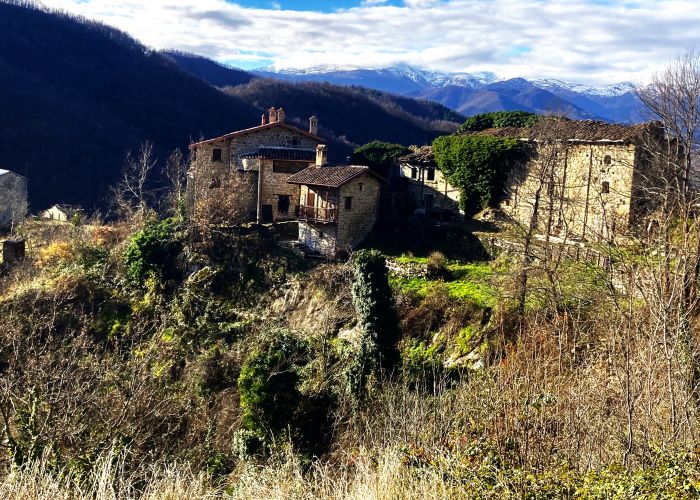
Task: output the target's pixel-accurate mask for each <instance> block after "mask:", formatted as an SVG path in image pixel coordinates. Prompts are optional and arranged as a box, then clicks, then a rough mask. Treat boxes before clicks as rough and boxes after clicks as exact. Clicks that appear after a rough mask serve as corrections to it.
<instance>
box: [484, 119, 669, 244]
mask: <svg viewBox="0 0 700 500" xmlns="http://www.w3.org/2000/svg"><path fill="white" fill-rule="evenodd" d="M481 133H482V134H490V135H497V136H502V137H514V138H518V139H520V140H522V141H524V142H526V143H527V144H528V150H529V152H528V154H527V155H526V157H525V161H523V162H520V163H519V164H518V165H516V167H515V168H513V169H512V171H511V173H510V176H509V179H508V182H507V190H506V196H505V198H504V200H503V201H502V204H501V208H502V209H503V211H504V212H505V213H506V214H508V215H510V216H511V217H512V218H513V219H515V220H516V221H518V222H520V223H522V224H524V225H529V224H530V223H531V222H532V221H534V222H535V226H536V228H537V230H538V231H540V232H548V233H549V234H552V235H555V236H556V235H559V236H567V238H576V239H588V240H596V239H600V238H609V237H614V236H616V235H622V234H624V233H625V232H627V231H628V230H629V229H630V228H632V227H633V226H634V225H635V224H636V223H637V222H638V221H640V220H641V219H642V218H643V217H644V215H645V214H646V213H647V212H648V210H649V209H650V200H649V199H648V196H646V194H645V186H647V185H648V183H649V182H650V178H651V176H650V175H649V169H648V162H647V161H646V160H645V158H646V155H645V154H644V148H643V147H642V146H643V144H645V143H649V142H650V141H652V140H658V138H660V137H663V131H662V130H661V129H660V128H659V126H658V125H657V124H654V123H647V124H642V125H629V126H627V125H616V124H608V123H604V122H599V121H592V120H584V121H573V120H572V121H559V122H558V123H557V125H556V128H553V129H550V130H547V129H546V128H537V127H535V128H532V129H513V128H505V129H492V130H487V131H484V132H481ZM535 207H537V212H536V214H535V217H534V219H533V213H534V212H535Z"/></svg>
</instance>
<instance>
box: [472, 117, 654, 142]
mask: <svg viewBox="0 0 700 500" xmlns="http://www.w3.org/2000/svg"><path fill="white" fill-rule="evenodd" d="M547 122H548V120H545V121H544V122H543V124H542V126H538V125H535V126H533V127H531V128H517V127H503V128H493V129H487V130H482V131H480V132H475V133H473V134H474V135H491V136H495V137H513V138H516V139H525V140H530V141H537V140H542V139H543V138H548V137H552V138H557V137H558V138H561V139H564V140H568V141H581V142H602V141H614V142H624V143H632V142H636V141H638V140H640V139H641V138H642V136H643V135H644V134H645V133H646V132H648V131H654V130H655V131H657V132H659V131H660V130H661V129H660V128H659V127H660V124H659V123H657V122H648V123H642V124H638V125H621V124H617V123H606V122H602V121H597V120H558V122H557V123H556V128H555V129H552V128H550V127H549V126H548V125H549V123H547ZM550 123H551V122H550Z"/></svg>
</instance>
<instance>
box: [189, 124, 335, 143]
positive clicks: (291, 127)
mask: <svg viewBox="0 0 700 500" xmlns="http://www.w3.org/2000/svg"><path fill="white" fill-rule="evenodd" d="M273 127H284V128H286V129H289V130H291V131H292V132H295V133H297V134H301V135H304V136H306V137H309V138H311V139H313V140H315V141H317V142H323V139H321V138H320V137H319V136H317V135H314V134H311V133H309V132H307V131H306V130H302V129H300V128H298V127H295V126H294V125H290V124H289V123H287V122H274V123H266V124H265V125H258V126H257V127H251V128H246V129H243V130H237V131H235V132H230V133H228V134H225V135H222V136H220V137H214V138H213V139H206V140H204V141H200V142H195V143H193V144H190V148H193V147H195V146H201V145H203V144H211V143H214V142H218V141H225V140H227V139H231V138H233V137H238V136H241V135H246V134H254V133H255V132H260V131H261V130H267V129H270V128H273Z"/></svg>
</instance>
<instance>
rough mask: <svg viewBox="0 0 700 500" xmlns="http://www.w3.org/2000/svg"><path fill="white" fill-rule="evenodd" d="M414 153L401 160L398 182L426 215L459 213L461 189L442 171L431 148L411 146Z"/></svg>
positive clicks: (399, 162) (399, 160)
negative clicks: (451, 182)
mask: <svg viewBox="0 0 700 500" xmlns="http://www.w3.org/2000/svg"><path fill="white" fill-rule="evenodd" d="M410 149H411V153H410V154H408V155H406V156H402V157H401V158H399V159H398V168H399V182H401V183H402V184H403V190H404V192H405V193H406V194H407V196H408V197H409V199H410V200H411V202H412V203H413V205H414V206H415V208H417V209H418V210H421V211H423V212H424V213H426V214H430V213H433V214H436V215H441V214H442V213H452V214H459V213H464V212H463V211H462V210H460V198H461V196H460V193H459V190H458V189H457V188H456V187H454V186H452V185H451V184H450V183H449V182H448V181H447V179H445V176H444V175H443V173H442V172H441V171H440V169H439V168H438V166H437V163H436V161H435V156H434V155H433V148H432V147H430V146H422V147H418V146H411V148H410Z"/></svg>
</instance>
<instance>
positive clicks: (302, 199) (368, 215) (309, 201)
mask: <svg viewBox="0 0 700 500" xmlns="http://www.w3.org/2000/svg"><path fill="white" fill-rule="evenodd" d="M287 182H289V183H290V184H295V185H298V186H299V187H300V192H299V198H298V205H297V206H296V207H295V214H296V218H297V219H298V220H299V242H300V243H302V244H303V245H304V246H305V247H306V248H307V249H308V250H309V251H311V252H314V253H318V254H320V255H323V256H325V257H327V258H335V257H336V256H337V255H338V254H339V253H341V252H346V251H349V250H351V249H352V248H354V247H355V246H357V245H358V244H359V243H360V242H362V240H364V239H365V237H366V236H367V235H368V234H369V232H370V231H371V230H372V227H373V226H374V223H375V221H376V219H377V208H378V204H379V189H380V178H379V176H378V175H377V174H375V173H374V172H372V171H371V170H370V169H369V167H366V166H358V165H342V166H329V165H328V164H327V163H326V154H325V147H324V146H319V147H318V150H317V159H316V165H314V166H312V167H309V168H307V169H305V170H302V171H301V172H299V173H297V174H294V175H292V176H291V177H290V178H289V180H288V181H287Z"/></svg>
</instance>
